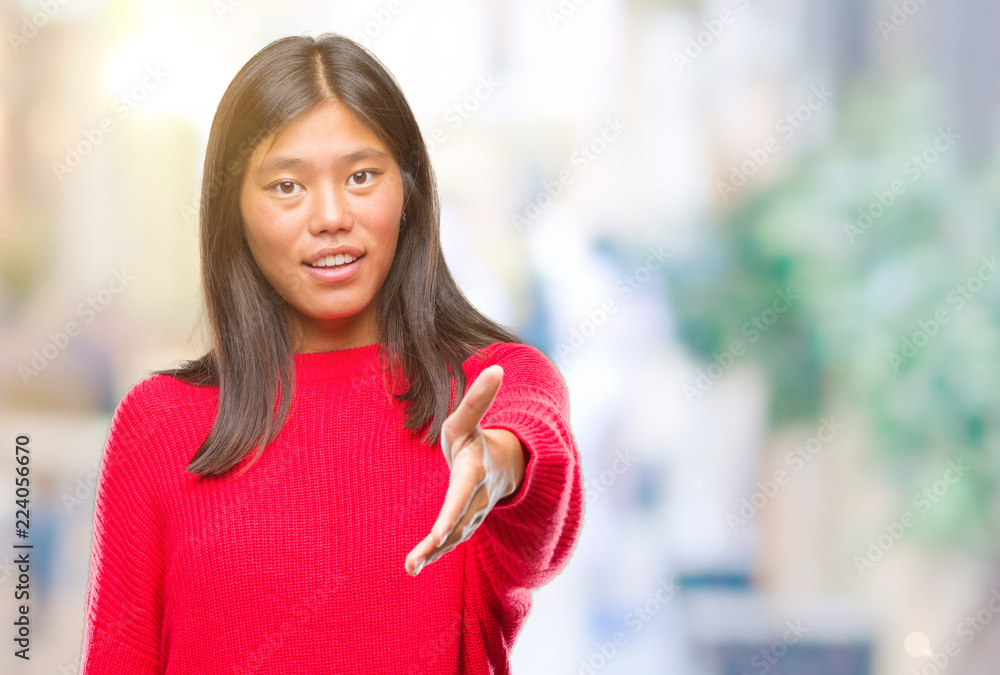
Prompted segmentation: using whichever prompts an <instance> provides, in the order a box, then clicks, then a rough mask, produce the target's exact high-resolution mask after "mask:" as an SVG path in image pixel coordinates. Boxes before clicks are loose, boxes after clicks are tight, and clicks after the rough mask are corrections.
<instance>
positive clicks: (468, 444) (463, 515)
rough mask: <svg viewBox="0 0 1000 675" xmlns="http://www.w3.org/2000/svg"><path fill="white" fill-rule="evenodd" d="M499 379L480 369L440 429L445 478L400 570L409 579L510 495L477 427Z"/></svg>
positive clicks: (507, 479) (499, 374)
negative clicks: (439, 502) (429, 524)
mask: <svg viewBox="0 0 1000 675" xmlns="http://www.w3.org/2000/svg"><path fill="white" fill-rule="evenodd" d="M502 379H503V369H502V368H501V367H500V366H498V365H493V366H490V367H488V368H486V369H485V370H483V371H482V373H480V374H479V377H477V378H476V380H475V381H474V382H473V383H472V384H471V385H470V386H469V389H468V391H467V392H466V394H465V396H464V397H463V398H462V401H461V403H459V405H458V407H457V408H456V409H455V410H454V411H453V412H452V413H451V414H450V415H449V416H448V417H447V419H445V421H444V423H443V424H442V426H441V451H442V453H443V454H444V458H445V461H446V462H447V463H448V467H449V468H450V469H451V476H450V479H449V482H448V491H447V493H446V494H445V498H444V505H443V506H442V508H441V513H440V514H439V515H438V519H437V521H436V522H435V523H434V526H433V528H431V533H430V534H429V535H427V537H426V538H424V540H423V541H421V542H420V543H419V544H418V545H417V546H416V547H415V548H414V549H413V550H412V551H410V554H409V555H408V556H407V559H406V568H407V570H414V571H413V572H411V573H412V574H416V573H417V572H419V571H420V568H422V567H423V566H424V565H426V564H430V563H432V562H434V561H435V560H437V559H438V558H440V557H441V556H442V555H444V554H445V553H447V552H448V551H450V550H451V549H453V548H455V547H456V546H458V545H459V544H460V543H462V542H463V541H465V540H466V539H468V538H469V537H470V536H472V533H473V532H475V530H476V528H478V527H479V525H480V524H481V523H482V522H483V519H484V518H485V517H486V514H487V513H489V511H490V509H492V508H493V505H494V504H496V503H497V501H499V500H500V499H501V498H502V497H503V496H504V495H506V494H508V493H509V492H510V491H511V490H512V487H513V485H514V482H513V477H512V475H511V474H510V472H509V471H504V470H502V469H501V468H500V467H497V466H495V465H494V462H493V458H492V456H491V455H490V453H489V451H488V446H487V438H486V435H485V433H484V432H483V429H482V428H480V426H479V422H480V421H481V420H482V418H483V415H485V414H486V411H487V410H489V408H490V405H492V403H493V399H494V398H495V397H496V394H497V391H499V389H500V383H501V381H502ZM421 558H424V559H426V562H425V563H424V564H423V565H421V564H419V563H418V562H417V561H418V560H420V559H421Z"/></svg>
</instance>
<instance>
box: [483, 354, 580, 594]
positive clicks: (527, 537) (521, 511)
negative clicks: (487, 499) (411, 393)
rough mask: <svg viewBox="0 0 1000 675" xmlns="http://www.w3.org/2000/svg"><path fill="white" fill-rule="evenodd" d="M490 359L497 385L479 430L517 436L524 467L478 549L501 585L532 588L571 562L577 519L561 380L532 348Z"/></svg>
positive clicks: (576, 478)
mask: <svg viewBox="0 0 1000 675" xmlns="http://www.w3.org/2000/svg"><path fill="white" fill-rule="evenodd" d="M495 354H496V356H495V357H494V358H492V359H488V360H487V362H486V363H485V364H484V366H483V368H485V367H486V366H489V365H493V364H499V365H501V366H502V367H503V370H504V375H503V383H502V384H501V385H500V390H499V391H498V392H497V395H496V398H494V400H493V404H492V405H491V406H490V408H489V410H487V412H486V414H485V415H484V416H483V418H482V420H481V421H480V427H481V428H483V429H491V428H501V429H506V430H508V431H510V432H511V433H513V434H514V435H515V436H517V438H518V439H519V440H520V441H521V444H522V446H523V449H524V451H525V454H526V457H527V463H526V465H525V472H524V480H523V482H522V483H521V486H520V487H519V488H518V490H517V491H516V492H515V493H513V494H511V495H508V496H506V497H504V498H503V499H501V500H500V501H499V502H497V503H496V504H495V505H494V507H493V509H492V510H491V511H490V512H489V513H488V514H487V516H486V519H485V520H484V521H483V523H482V525H481V526H480V529H481V530H483V536H482V538H481V540H480V546H481V550H482V552H483V555H484V556H485V558H486V560H487V561H488V562H489V563H492V564H491V565H490V567H492V568H494V569H497V570H499V571H500V572H501V573H502V575H503V577H504V578H505V582H506V585H509V586H515V587H522V588H538V587H540V586H542V585H543V584H545V583H547V582H548V581H549V580H551V579H552V578H553V577H555V576H556V574H558V573H559V571H560V570H561V569H562V567H563V565H565V563H566V562H567V560H568V559H569V556H570V554H571V553H572V550H573V547H574V546H575V544H576V540H577V536H578V534H579V530H580V526H581V523H582V518H583V482H582V479H581V474H580V458H579V452H578V450H577V448H576V442H575V440H574V438H573V434H572V431H571V429H570V426H569V397H568V392H567V389H566V385H565V382H564V381H563V379H562V375H561V374H560V373H559V371H558V370H557V369H556V367H555V366H554V365H553V364H552V362H551V361H550V360H549V359H548V357H546V356H545V355H544V354H542V352H540V351H539V350H538V349H536V348H534V347H532V346H530V345H527V344H513V345H510V346H506V345H505V346H504V347H502V348H500V349H498V350H497V352H496V353H495Z"/></svg>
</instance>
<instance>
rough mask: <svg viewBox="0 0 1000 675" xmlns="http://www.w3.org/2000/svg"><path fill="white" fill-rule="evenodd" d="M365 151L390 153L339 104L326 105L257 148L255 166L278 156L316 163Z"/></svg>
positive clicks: (272, 136) (310, 111) (267, 139)
mask: <svg viewBox="0 0 1000 675" xmlns="http://www.w3.org/2000/svg"><path fill="white" fill-rule="evenodd" d="M362 148H373V149H375V150H378V151H381V152H383V153H385V154H387V155H388V154H390V153H389V150H388V149H387V148H386V146H385V144H384V143H382V141H381V139H380V138H379V137H378V134H376V133H375V132H374V131H372V130H371V129H369V128H368V127H367V126H365V124H364V123H363V122H362V121H361V120H360V119H358V117H357V116H356V115H355V114H354V113H352V112H351V111H350V110H349V109H348V108H347V106H345V105H344V104H343V103H340V102H339V101H328V102H325V103H322V104H320V105H318V106H316V107H314V108H312V109H310V110H309V111H307V112H306V113H304V114H302V115H301V116H299V117H298V118H296V119H294V120H292V121H291V122H289V123H288V124H287V125H286V126H285V127H284V128H282V129H280V130H279V131H278V132H276V133H275V134H272V135H271V136H270V137H268V138H266V139H265V140H264V141H263V142H262V143H261V144H260V145H259V146H258V147H257V149H256V151H255V152H254V154H253V158H252V160H251V165H252V166H258V167H259V166H260V165H261V164H262V163H263V162H264V161H265V160H267V159H269V158H272V157H275V156H278V155H280V156H282V157H297V158H301V159H305V160H314V159H319V158H322V157H327V158H329V157H330V156H331V155H332V156H335V157H340V156H346V155H350V154H352V153H357V151H358V150H360V149H362Z"/></svg>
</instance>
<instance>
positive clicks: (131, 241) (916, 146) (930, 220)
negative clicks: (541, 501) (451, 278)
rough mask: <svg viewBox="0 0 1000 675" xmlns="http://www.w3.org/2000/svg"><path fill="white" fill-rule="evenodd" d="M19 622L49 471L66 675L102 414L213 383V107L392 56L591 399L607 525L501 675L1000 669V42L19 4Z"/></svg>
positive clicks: (889, 13) (792, 11)
mask: <svg viewBox="0 0 1000 675" xmlns="http://www.w3.org/2000/svg"><path fill="white" fill-rule="evenodd" d="M0 28H2V30H0V33H2V35H3V36H4V42H5V43H6V44H5V45H4V46H3V47H2V48H0V82H2V84H0V87H2V95H3V98H2V105H0V314H2V325H0V346H2V348H0V359H2V371H0V373H2V375H0V395H2V399H3V408H2V413H0V415H2V416H0V429H2V436H0V438H2V439H3V440H2V445H3V448H4V450H3V452H2V453H0V471H2V475H3V476H4V478H3V480H0V510H2V512H3V513H4V514H5V520H4V522H5V523H7V525H8V527H6V528H5V530H4V533H3V535H2V536H3V538H4V539H6V540H8V543H7V545H5V546H4V549H3V550H2V551H0V611H2V612H3V616H4V617H8V618H10V619H11V620H12V619H13V617H14V616H15V615H14V612H15V611H16V610H15V608H14V606H15V602H14V599H13V596H14V587H15V585H16V584H17V573H16V568H15V567H14V566H13V565H12V560H13V557H14V555H15V553H14V551H15V549H13V544H15V543H17V542H18V540H17V539H15V538H14V534H13V533H14V520H15V515H14V511H15V506H14V504H15V494H14V488H13V480H12V478H13V476H14V470H15V468H16V466H17V465H16V464H15V461H14V444H15V440H16V438H17V436H18V435H19V434H28V435H29V436H30V438H31V442H30V447H31V449H32V455H31V457H32V472H33V473H32V476H33V485H34V489H33V493H32V519H31V520H32V525H31V543H33V544H34V549H33V551H34V552H33V556H34V560H35V563H34V568H33V572H32V574H33V576H32V585H33V589H34V591H35V594H34V595H33V603H32V622H33V624H32V625H33V629H32V650H31V661H30V662H23V661H22V660H20V659H16V658H14V657H13V654H12V652H13V649H11V643H10V637H11V636H12V635H13V632H12V628H10V627H9V626H10V624H8V623H6V619H4V622H5V624H6V625H7V626H8V628H6V629H5V630H4V631H3V635H6V636H7V637H6V638H4V644H6V645H7V646H6V647H5V648H4V650H3V654H2V656H0V659H2V663H3V666H2V667H0V670H2V671H3V672H6V673H62V674H68V673H76V672H77V670H78V665H79V656H80V649H81V644H82V630H83V620H84V603H85V599H86V591H87V578H88V570H89V556H90V543H91V540H90V537H91V528H92V519H93V500H94V486H95V484H96V479H97V471H98V467H99V463H100V458H101V453H102V449H103V443H104V440H105V436H106V433H107V429H108V425H109V423H110V419H111V413H112V412H113V410H114V408H115V406H116V405H117V402H118V400H119V399H120V397H121V396H122V394H123V393H124V392H125V391H126V390H128V389H129V388H130V387H131V386H132V385H133V384H135V383H136V382H138V381H139V380H140V379H142V378H144V377H145V376H146V375H147V374H148V372H149V371H151V370H153V369H158V368H165V367H168V366H170V365H174V364H177V363H178V362H180V361H181V360H184V359H188V358H192V357H195V356H197V355H200V354H201V353H203V352H204V350H205V348H206V344H207V343H206V339H205V338H206V325H205V322H204V317H203V311H202V304H201V303H202V301H201V295H200V288H199V268H198V247H197V239H196V234H197V209H198V192H199V181H200V173H201V165H202V162H203V159H204V150H205V143H206V140H207V136H208V130H209V127H210V124H211V120H212V116H213V114H214V111H215V107H216V105H217V104H218V102H219V99H220V97H221V96H222V93H223V91H224V89H225V87H226V86H227V85H228V83H229V81H230V80H231V78H232V77H233V76H234V75H235V73H236V72H237V70H238V69H239V68H240V66H242V64H243V63H245V62H246V60H247V59H249V58H250V57H251V56H252V55H253V54H254V53H255V52H257V51H258V50H259V49H261V48H262V47H263V46H265V45H266V44H267V43H268V42H270V41H272V40H274V39H276V38H279V37H283V36H286V35H293V34H302V33H309V34H313V35H318V34H320V33H322V32H326V31H336V32H340V33H343V34H345V35H348V36H349V37H352V38H354V39H356V40H357V41H358V42H360V43H362V44H364V45H365V46H367V47H368V48H369V49H371V50H372V51H373V52H374V53H375V54H376V55H377V56H378V57H379V58H380V59H381V60H382V61H383V62H384V63H385V64H386V65H387V66H388V67H389V69H390V70H391V71H392V72H393V74H394V75H395V76H396V78H397V79H398V80H399V82H400V84H401V86H402V88H403V90H404V92H405V93H406V95H407V97H408V99H409V102H410V104H411V106H412V107H413V110H414V112H415V114H416V115H417V119H418V121H419V123H420V125H421V128H422V130H423V133H424V137H425V140H426V142H427V143H428V146H429V147H430V150H431V155H432V160H433V163H434V168H435V171H436V174H437V177H438V180H439V187H440V195H441V199H442V207H443V213H442V222H441V228H442V239H443V241H444V245H445V252H446V255H447V257H448V260H449V261H450V265H451V266H452V269H453V272H454V273H455V275H456V277H457V278H458V279H459V281H460V283H461V285H462V287H463V289H464V290H465V292H466V293H467V295H468V296H469V298H470V299H471V300H472V301H473V302H474V303H475V304H476V305H477V306H478V307H479V308H480V309H481V310H483V311H484V312H486V313H487V314H489V315H490V316H492V317H493V318H495V319H497V320H498V321H500V322H502V323H504V324H506V325H507V326H509V327H511V328H513V329H515V330H516V331H517V332H519V334H521V335H522V336H523V337H524V338H525V340H526V341H528V342H530V343H531V344H533V345H535V346H536V347H538V348H539V349H541V350H542V351H544V352H545V353H546V354H547V355H549V356H550V358H551V359H552V360H553V362H554V363H556V364H557V365H558V366H559V368H560V370H561V372H562V373H563V375H564V377H565V379H566V382H567V385H568V387H569V391H570V394H571V412H572V425H573V428H574V433H575V436H576V440H577V443H578V446H579V449H580V453H581V458H582V462H583V474H584V478H585V482H586V488H587V498H586V505H585V521H584V528H583V531H582V534H581V537H580V540H579V543H578V546H577V549H576V551H575V553H574V556H573V558H572V559H571V561H570V563H569V564H568V565H567V566H566V568H565V569H564V570H563V572H562V573H561V574H560V575H559V576H558V577H557V578H556V579H555V580H553V581H552V582H551V583H550V584H548V585H547V586H545V587H543V588H541V589H539V590H538V591H536V592H535V594H534V607H533V609H532V612H531V614H530V616H529V618H528V620H527V623H526V624H525V626H524V628H523V629H522V631H521V633H520V635H519V637H518V639H517V642H516V644H515V646H514V651H513V655H512V666H513V671H514V672H515V673H520V674H521V675H527V674H529V673H545V674H565V675H576V674H578V673H581V674H593V673H673V674H678V675H679V674H692V675H716V674H719V675H721V674H726V675H743V674H745V673H760V674H761V675H763V674H764V673H779V674H810V675H812V674H816V675H832V674H838V675H839V674H844V675H848V674H850V675H866V674H869V673H872V674H879V675H909V674H910V673H921V674H934V673H939V672H944V673H947V672H951V673H964V674H968V675H977V674H980V673H982V674H986V673H994V672H996V666H995V665H990V664H996V663H997V662H998V661H1000V621H993V619H994V617H995V616H996V615H997V614H998V613H1000V556H998V545H997V541H998V537H997V535H998V534H1000V497H998V485H997V482H998V479H1000V468H998V467H1000V462H998V461H997V460H998V454H1000V387H998V382H1000V358H998V357H1000V321H998V319H1000V315H998V309H1000V277H998V272H1000V264H998V257H997V256H998V253H1000V250H998V249H1000V230H998V218H1000V162H998V153H997V149H998V148H997V144H998V141H1000V115H998V113H1000V81H998V74H997V73H998V71H997V68H996V66H997V64H998V63H1000V42H998V41H997V40H996V36H997V35H998V31H1000V5H997V4H996V3H991V2H988V0H982V1H976V0H951V1H950V2H945V1H944V0H895V1H889V0H885V1H883V0H836V1H835V0H717V1H706V2H698V1H696V0H689V1H681V0H677V1H667V0H617V1H616V0H539V1H533V0H532V1H528V0H506V1H502V0H478V1H476V0H450V1H446V0H440V1H431V0H422V1H421V2H416V1H414V0H376V1H362V2H354V3H328V2H286V3H280V4H279V3H264V2H261V1H260V0H215V1H208V0H206V1H204V2H192V1H190V0H180V1H178V2H173V3H163V2H152V1H150V0H147V1H145V2H141V1H138V0H134V1H126V0H117V1H110V0H109V1H105V2H100V1H98V0H41V1H34V0H25V1H23V2H15V1H13V0H3V2H2V3H0Z"/></svg>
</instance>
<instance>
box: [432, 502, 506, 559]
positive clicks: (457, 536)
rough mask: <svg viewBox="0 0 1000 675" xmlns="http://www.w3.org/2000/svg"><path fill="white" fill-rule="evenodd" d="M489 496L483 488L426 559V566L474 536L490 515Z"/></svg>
mask: <svg viewBox="0 0 1000 675" xmlns="http://www.w3.org/2000/svg"><path fill="white" fill-rule="evenodd" d="M489 510H490V509H489V496H488V494H487V490H486V489H485V488H483V487H481V488H480V489H479V490H477V491H476V494H475V495H474V496H473V498H472V500H471V501H470V506H469V508H467V509H466V510H465V512H464V513H463V514H462V517H461V518H460V519H459V521H458V522H457V523H456V524H455V526H454V527H452V529H451V532H449V533H448V535H447V537H445V539H444V541H442V542H441V543H440V544H438V545H437V546H435V547H434V548H433V549H432V550H431V551H430V553H428V554H427V556H426V557H425V563H424V564H425V565H430V564H431V563H432V562H434V561H436V560H437V559H438V558H440V557H441V556H443V555H444V554H446V553H448V552H449V551H451V550H452V549H454V548H455V547H456V546H458V545H459V544H461V543H462V542H463V541H465V540H466V539H468V538H469V537H471V536H472V534H473V532H475V531H476V529H477V528H478V527H479V525H480V524H482V522H483V519H484V518H485V517H486V514H487V513H489Z"/></svg>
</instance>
